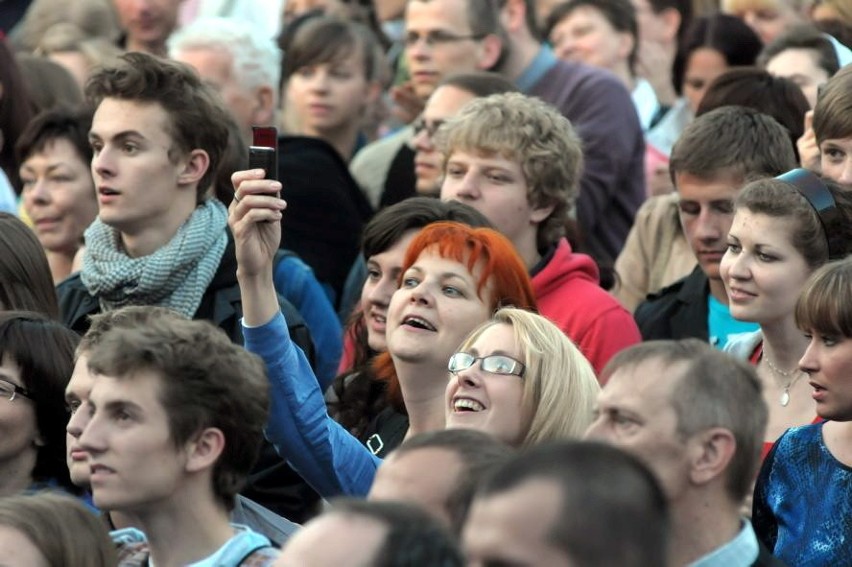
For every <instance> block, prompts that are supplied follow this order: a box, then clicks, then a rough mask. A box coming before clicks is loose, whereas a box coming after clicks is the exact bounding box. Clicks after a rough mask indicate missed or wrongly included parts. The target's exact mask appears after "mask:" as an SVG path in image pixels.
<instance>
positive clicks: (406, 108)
mask: <svg viewBox="0 0 852 567" xmlns="http://www.w3.org/2000/svg"><path fill="white" fill-rule="evenodd" d="M390 95H391V100H393V102H394V108H393V115H394V116H395V117H396V118H397V119H398V120H400V121H401V122H403V123H404V124H411V123H412V122H414V119H415V118H417V117H418V116H420V113H421V112H423V100H421V99H420V97H419V96H417V94H416V93H415V92H414V87H413V86H412V85H411V82H408V83H404V84H402V85H399V86H396V87H393V88H392V89H391V91H390Z"/></svg>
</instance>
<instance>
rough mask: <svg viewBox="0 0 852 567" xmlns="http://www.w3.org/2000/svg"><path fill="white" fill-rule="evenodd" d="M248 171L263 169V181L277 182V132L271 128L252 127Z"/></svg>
mask: <svg viewBox="0 0 852 567" xmlns="http://www.w3.org/2000/svg"><path fill="white" fill-rule="evenodd" d="M251 133H252V144H251V146H249V169H263V171H265V172H266V174H265V179H274V180H276V181H277V180H278V130H277V129H276V128H275V127H273V126H252V127H251Z"/></svg>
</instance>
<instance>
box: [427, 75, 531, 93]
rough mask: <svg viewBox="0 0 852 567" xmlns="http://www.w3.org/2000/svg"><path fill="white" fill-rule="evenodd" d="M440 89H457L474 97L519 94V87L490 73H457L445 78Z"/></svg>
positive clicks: (500, 76) (502, 77)
mask: <svg viewBox="0 0 852 567" xmlns="http://www.w3.org/2000/svg"><path fill="white" fill-rule="evenodd" d="M438 86H439V87H456V88H457V89H461V90H463V91H467V92H469V93H470V94H472V95H474V96H480V97H486V96H491V95H495V94H502V93H514V92H519V91H518V87H517V85H515V84H514V83H513V82H512V81H510V80H509V79H507V78H506V77H504V76H502V75H498V74H497V73H492V72H490V71H475V72H472V73H457V74H455V75H450V76H448V77H446V78H444V79H443V80H442V81H441V82H440V83H439V84H438Z"/></svg>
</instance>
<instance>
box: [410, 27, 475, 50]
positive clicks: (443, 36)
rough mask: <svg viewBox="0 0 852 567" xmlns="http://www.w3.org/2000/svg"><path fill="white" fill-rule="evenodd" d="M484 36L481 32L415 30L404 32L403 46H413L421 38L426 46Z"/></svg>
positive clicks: (471, 39)
mask: <svg viewBox="0 0 852 567" xmlns="http://www.w3.org/2000/svg"><path fill="white" fill-rule="evenodd" d="M483 37H485V36H484V35H482V34H470V35H456V34H454V33H450V32H445V31H441V30H436V31H430V32H429V33H426V34H419V33H416V32H408V33H406V34H405V46H406V47H414V46H415V45H417V43H418V42H419V41H420V40H421V39H422V40H423V41H424V42H425V43H426V45H427V46H428V47H435V46H436V45H446V44H448V43H457V42H459V41H468V40H470V41H479V40H480V39H482V38H483Z"/></svg>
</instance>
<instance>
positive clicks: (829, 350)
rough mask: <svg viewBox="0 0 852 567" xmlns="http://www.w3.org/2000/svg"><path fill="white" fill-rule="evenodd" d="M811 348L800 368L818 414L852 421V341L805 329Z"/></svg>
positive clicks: (809, 347) (801, 361)
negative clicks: (850, 369)
mask: <svg viewBox="0 0 852 567" xmlns="http://www.w3.org/2000/svg"><path fill="white" fill-rule="evenodd" d="M805 335H806V336H808V337H809V343H808V348H807V349H806V350H805V354H804V355H802V358H801V360H800V361H799V368H801V369H802V370H804V371H805V372H806V373H807V374H808V382H809V384H810V386H811V388H813V393H812V396H813V399H814V401H815V402H816V412H817V415H819V416H820V417H821V418H823V419H826V420H832V421H852V377H850V375H849V368H850V364H852V339H850V338H848V337H843V336H840V337H838V336H834V335H833V334H829V333H824V332H819V331H816V330H813V329H806V330H805Z"/></svg>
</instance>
